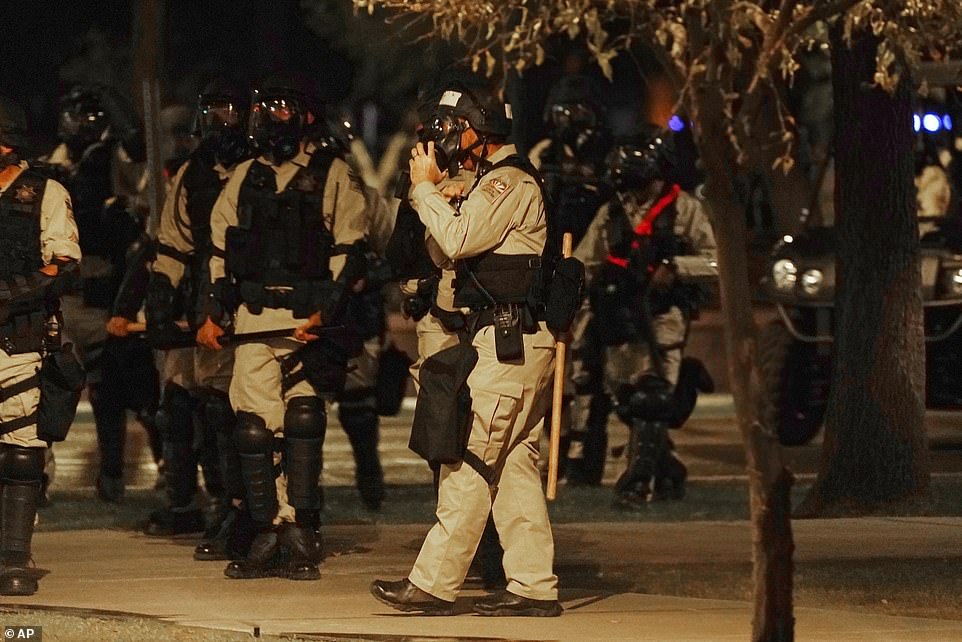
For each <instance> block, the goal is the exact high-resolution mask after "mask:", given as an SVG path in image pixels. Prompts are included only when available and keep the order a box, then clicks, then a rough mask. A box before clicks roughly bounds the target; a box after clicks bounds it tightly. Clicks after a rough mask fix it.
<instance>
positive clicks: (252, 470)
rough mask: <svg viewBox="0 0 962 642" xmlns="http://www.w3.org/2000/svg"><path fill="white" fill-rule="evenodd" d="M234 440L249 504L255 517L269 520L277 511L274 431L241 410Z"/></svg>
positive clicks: (238, 414) (270, 520)
mask: <svg viewBox="0 0 962 642" xmlns="http://www.w3.org/2000/svg"><path fill="white" fill-rule="evenodd" d="M235 443H236V444H237V454H238V457H239V458H240V465H241V477H242V479H243V480H244V490H245V494H244V496H245V499H246V500H247V508H248V510H250V513H251V517H252V518H253V519H254V521H257V522H261V523H267V524H270V523H271V522H272V521H273V520H274V516H275V515H277V488H276V484H275V482H274V479H275V477H276V475H275V474H274V433H272V432H271V431H270V430H268V429H267V424H266V423H265V421H264V420H263V419H261V418H260V417H258V416H257V415H255V414H254V413H251V412H244V411H239V412H238V413H237V431H236V434H235Z"/></svg>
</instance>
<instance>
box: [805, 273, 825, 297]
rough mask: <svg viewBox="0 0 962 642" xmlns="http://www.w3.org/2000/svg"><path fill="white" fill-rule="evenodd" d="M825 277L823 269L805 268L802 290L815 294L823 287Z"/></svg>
mask: <svg viewBox="0 0 962 642" xmlns="http://www.w3.org/2000/svg"><path fill="white" fill-rule="evenodd" d="M824 278H825V277H824V275H823V274H822V271H821V270H805V271H804V272H803V273H802V292H804V293H805V294H808V295H809V296H815V295H816V294H818V291H819V290H820V289H821V287H822V280H823V279H824Z"/></svg>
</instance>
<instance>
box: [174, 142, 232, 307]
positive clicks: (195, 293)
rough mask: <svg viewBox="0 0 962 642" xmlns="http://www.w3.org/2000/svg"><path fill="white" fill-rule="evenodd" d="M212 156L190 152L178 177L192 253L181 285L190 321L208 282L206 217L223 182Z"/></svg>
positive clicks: (208, 223) (210, 250) (208, 215)
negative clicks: (185, 204)
mask: <svg viewBox="0 0 962 642" xmlns="http://www.w3.org/2000/svg"><path fill="white" fill-rule="evenodd" d="M216 162H217V161H216V159H215V158H214V157H213V155H212V154H204V153H194V154H193V155H192V156H191V158H190V160H189V161H188V163H187V168H186V169H185V170H184V174H183V176H182V177H181V183H180V185H181V189H183V190H184V191H185V194H186V200H187V220H188V223H189V225H190V235H191V239H192V241H193V244H194V251H193V252H192V253H191V254H190V256H188V257H186V258H187V276H188V278H187V279H185V280H184V282H183V283H182V286H181V287H182V288H183V289H184V301H185V305H186V307H187V312H188V318H194V315H195V314H196V312H197V310H198V304H199V301H198V300H197V298H198V297H199V296H202V293H203V292H204V291H205V287H206V285H207V283H208V282H209V281H210V278H209V277H210V268H209V264H210V256H211V252H212V250H213V244H212V242H211V236H210V214H211V211H212V210H213V209H214V203H215V202H217V197H218V196H219V195H220V192H221V189H222V188H223V186H224V183H225V181H224V180H222V179H221V176H220V174H219V173H218V172H217V170H216V169H215V164H216Z"/></svg>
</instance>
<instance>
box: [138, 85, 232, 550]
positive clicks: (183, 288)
mask: <svg viewBox="0 0 962 642" xmlns="http://www.w3.org/2000/svg"><path fill="white" fill-rule="evenodd" d="M249 105H250V92H249V91H248V90H247V89H246V88H244V87H242V86H239V85H237V84H234V83H232V82H230V81H227V80H224V79H217V80H214V81H212V82H211V83H209V84H208V85H207V86H206V87H205V88H204V90H203V91H202V92H201V93H200V95H199V96H198V98H197V110H196V117H195V122H196V126H195V128H194V135H195V136H198V137H199V138H200V144H199V145H198V147H197V148H196V149H195V150H194V151H193V152H192V153H191V155H190V157H189V158H188V160H187V162H186V163H184V164H183V165H182V166H181V168H180V170H179V171H178V172H177V174H176V175H175V177H174V180H173V183H172V185H171V188H170V191H169V192H168V197H167V200H166V202H165V203H164V208H163V211H162V212H161V215H160V228H159V232H158V251H157V258H156V260H155V261H154V263H153V266H152V268H151V277H150V283H149V285H148V287H147V295H146V310H145V311H146V316H147V339H148V341H150V343H151V344H152V346H153V347H155V348H160V349H164V348H170V347H171V345H176V344H177V343H178V342H179V343H180V344H181V345H183V332H182V330H180V329H179V328H178V327H177V324H176V321H177V320H178V318H179V317H180V316H181V314H183V315H184V316H185V317H186V320H187V322H188V325H189V327H190V328H191V329H192V331H191V333H190V335H189V336H190V338H191V339H192V338H193V336H194V333H195V332H196V330H197V328H198V327H199V325H200V323H201V322H202V321H203V318H202V317H199V315H200V307H201V304H202V298H201V297H202V296H204V295H206V294H207V293H208V292H209V277H208V275H209V263H210V256H211V230H210V217H211V210H212V209H213V206H214V203H215V202H216V200H217V197H218V196H219V195H220V192H221V188H222V187H223V186H224V185H225V184H226V183H227V181H228V179H229V178H230V177H231V175H232V174H233V173H234V169H235V168H236V167H237V165H238V164H239V163H240V162H241V161H244V160H246V159H247V158H249V157H250V153H249V145H248V143H247V132H246V126H247V111H248V108H249ZM178 288H179V289H180V293H178ZM179 294H180V296H179ZM233 366H234V352H233V349H231V348H230V347H226V348H224V349H223V350H218V351H210V350H202V349H199V348H179V349H173V350H168V352H167V353H166V355H165V359H164V381H165V386H164V395H163V401H162V403H161V407H160V410H159V411H158V413H157V424H158V427H159V428H160V429H161V431H162V437H163V444H164V446H163V452H164V462H165V468H164V476H165V479H166V482H167V483H166V490H167V501H168V504H167V507H166V508H164V509H162V510H159V511H155V512H154V513H152V514H151V516H150V518H149V520H148V522H147V527H146V530H147V534H148V535H177V534H181V533H188V532H194V531H198V530H203V529H204V519H203V514H202V512H201V510H200V507H199V506H198V505H197V500H196V495H197V465H198V460H199V459H201V460H202V464H203V467H204V478H205V481H206V483H207V492H208V494H210V495H212V496H214V497H216V498H217V499H223V501H225V502H226V503H227V504H230V506H231V507H230V509H229V511H230V512H229V513H227V514H228V519H227V520H225V521H226V523H227V525H228V526H236V525H238V524H240V523H243V522H244V521H245V520H244V519H243V513H240V512H239V509H238V506H239V504H240V502H241V500H242V499H243V497H244V488H243V483H242V481H241V478H240V459H239V457H238V455H237V449H236V447H235V445H234V423H235V419H234V412H233V410H232V409H231V407H230V401H229V399H228V395H227V390H228V386H229V385H230V377H231V371H232V369H233ZM195 417H196V418H197V419H198V420H199V421H196V422H195ZM234 535H235V533H234V531H233V529H232V528H227V529H224V530H223V532H220V533H219V537H216V538H214V539H213V540H212V541H211V542H206V543H204V544H201V545H200V546H199V547H198V550H197V551H196V556H198V558H199V559H230V556H231V555H232V554H237V553H238V552H241V551H242V554H246V545H244V544H242V541H244V540H246V539H247V538H245V537H244V536H243V535H241V536H239V537H238V538H235V536H234ZM231 543H233V544H235V545H237V546H234V545H232V544H231ZM238 547H239V548H240V549H241V551H236V550H234V551H229V550H227V549H228V548H238Z"/></svg>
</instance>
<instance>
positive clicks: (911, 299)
mask: <svg viewBox="0 0 962 642" xmlns="http://www.w3.org/2000/svg"><path fill="white" fill-rule="evenodd" d="M832 38H833V42H832V52H833V53H832V58H833V60H832V65H833V70H832V75H833V88H834V92H835V132H836V133H835V136H836V138H835V172H836V189H835V209H836V217H835V220H836V233H837V258H836V261H837V270H836V271H837V277H836V279H837V290H836V295H835V307H836V317H837V318H836V323H835V346H834V347H835V354H834V365H833V367H834V372H833V376H832V379H833V382H832V391H831V393H830V395H829V405H828V410H827V413H826V420H825V440H824V444H823V447H822V457H821V464H820V467H819V473H818V478H817V479H816V482H815V485H814V486H813V488H812V490H811V492H810V493H809V495H808V497H807V498H806V500H805V502H804V503H803V504H802V506H800V507H799V510H798V511H797V514H798V515H799V516H816V515H827V514H833V515H834V514H840V513H845V514H849V513H853V512H865V511H868V510H878V509H879V508H884V507H885V506H886V505H892V504H894V503H897V502H901V501H904V500H906V499H909V498H913V497H917V496H921V495H924V494H926V493H927V492H928V486H929V472H928V449H927V443H926V437H925V431H924V418H925V371H924V367H925V362H924V359H925V343H924V336H923V320H922V300H921V293H920V292H921V290H920V266H919V232H918V220H917V213H916V203H915V186H914V182H913V176H914V170H913V154H912V146H913V134H912V129H911V122H912V83H911V80H910V79H909V78H908V77H907V72H906V74H905V75H903V79H902V82H901V83H900V84H899V86H898V88H897V89H896V91H895V93H894V95H889V94H887V93H886V92H884V91H882V90H881V89H879V88H877V87H872V86H871V83H872V78H873V74H874V72H875V55H876V49H877V44H878V40H877V39H876V38H875V37H873V36H871V35H870V34H865V33H862V34H856V37H855V38H854V39H853V41H852V47H851V49H849V48H847V47H846V45H845V43H844V42H843V41H842V39H841V34H840V33H838V31H837V30H835V31H834V32H833V34H832Z"/></svg>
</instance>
